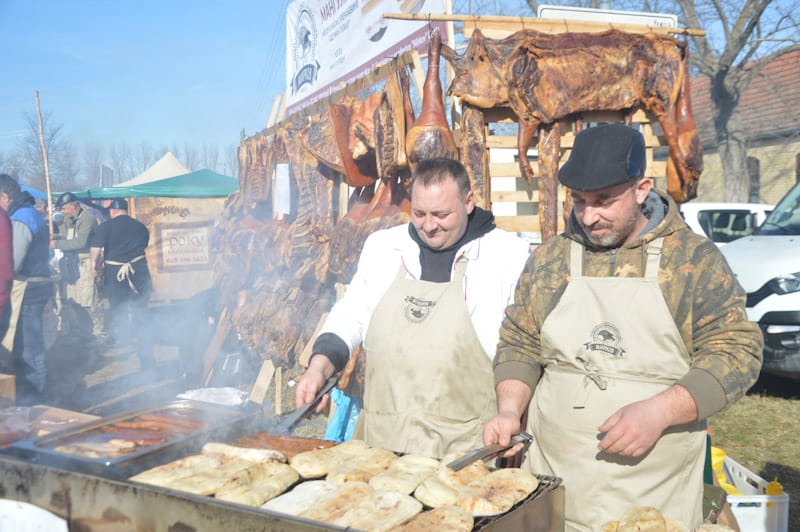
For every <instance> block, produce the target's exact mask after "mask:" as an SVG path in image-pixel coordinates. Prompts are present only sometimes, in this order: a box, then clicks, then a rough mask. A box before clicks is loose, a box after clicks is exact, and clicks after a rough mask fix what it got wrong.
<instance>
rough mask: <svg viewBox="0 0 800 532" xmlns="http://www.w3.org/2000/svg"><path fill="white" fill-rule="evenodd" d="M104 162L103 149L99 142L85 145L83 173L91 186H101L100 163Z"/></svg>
mask: <svg viewBox="0 0 800 532" xmlns="http://www.w3.org/2000/svg"><path fill="white" fill-rule="evenodd" d="M101 164H103V150H102V149H101V148H100V146H98V145H97V144H85V145H84V146H83V175H84V178H85V180H86V182H87V183H88V184H89V186H90V187H96V186H100V183H101V172H102V169H101V168H100V165H101Z"/></svg>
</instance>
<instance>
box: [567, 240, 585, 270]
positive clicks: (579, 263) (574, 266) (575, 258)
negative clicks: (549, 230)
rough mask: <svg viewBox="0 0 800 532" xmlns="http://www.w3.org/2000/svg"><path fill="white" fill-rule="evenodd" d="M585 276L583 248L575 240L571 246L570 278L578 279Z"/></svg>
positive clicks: (571, 242)
mask: <svg viewBox="0 0 800 532" xmlns="http://www.w3.org/2000/svg"><path fill="white" fill-rule="evenodd" d="M582 276H583V246H582V245H580V244H579V243H578V242H575V241H574V240H572V241H570V246H569V277H570V279H577V278H578V277H582Z"/></svg>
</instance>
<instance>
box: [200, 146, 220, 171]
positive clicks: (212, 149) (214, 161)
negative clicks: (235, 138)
mask: <svg viewBox="0 0 800 532" xmlns="http://www.w3.org/2000/svg"><path fill="white" fill-rule="evenodd" d="M200 159H201V161H200V164H201V166H202V167H203V168H209V169H212V170H214V169H216V168H218V167H219V147H218V146H216V145H214V144H208V143H206V144H203V150H202V153H201V157H200Z"/></svg>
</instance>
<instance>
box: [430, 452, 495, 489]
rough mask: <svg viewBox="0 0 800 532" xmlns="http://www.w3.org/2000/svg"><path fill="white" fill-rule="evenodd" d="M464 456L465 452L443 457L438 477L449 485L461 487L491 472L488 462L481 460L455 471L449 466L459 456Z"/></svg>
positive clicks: (456, 487)
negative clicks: (487, 465)
mask: <svg viewBox="0 0 800 532" xmlns="http://www.w3.org/2000/svg"><path fill="white" fill-rule="evenodd" d="M462 456H464V453H453V454H449V455H447V456H445V457H444V458H442V461H441V463H440V464H439V467H438V468H436V477H437V478H438V479H439V480H441V481H442V482H444V483H445V484H447V485H448V486H450V487H452V488H455V489H461V488H463V487H464V486H466V485H467V484H469V483H470V482H473V481H475V480H478V479H480V478H483V477H485V476H486V475H488V474H489V468H488V467H486V464H484V463H483V462H481V461H480V460H478V461H477V462H473V463H471V464H469V465H468V466H466V467H464V468H462V469H460V470H459V471H453V470H452V469H450V468H449V467H447V464H449V463H450V462H452V461H454V460H456V459H458V458H461V457H462Z"/></svg>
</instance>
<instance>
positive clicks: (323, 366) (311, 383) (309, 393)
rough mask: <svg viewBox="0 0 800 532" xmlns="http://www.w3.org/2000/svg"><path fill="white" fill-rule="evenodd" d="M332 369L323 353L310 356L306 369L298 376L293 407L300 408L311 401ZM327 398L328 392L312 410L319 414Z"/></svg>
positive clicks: (327, 400)
mask: <svg viewBox="0 0 800 532" xmlns="http://www.w3.org/2000/svg"><path fill="white" fill-rule="evenodd" d="M334 370H335V368H334V367H333V364H332V363H331V361H330V360H329V359H328V357H326V356H324V355H318V356H312V357H311V360H310V361H309V364H308V369H306V372H305V373H303V376H302V377H300V382H298V383H297V388H295V391H294V403H295V408H300V407H301V406H303V405H307V404H308V403H310V402H311V401H313V400H314V397H316V395H317V393H318V392H319V391H320V390H321V389H322V386H323V385H324V384H325V381H327V380H328V377H330V376H331V375H333V372H334ZM329 400H330V394H325V396H324V397H323V398H322V399H321V400H320V402H319V404H318V405H317V407H316V408H315V409H314V412H316V413H317V414H319V413H320V412H322V411H323V410H325V409H326V408H327V406H328V402H329Z"/></svg>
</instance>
